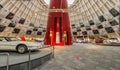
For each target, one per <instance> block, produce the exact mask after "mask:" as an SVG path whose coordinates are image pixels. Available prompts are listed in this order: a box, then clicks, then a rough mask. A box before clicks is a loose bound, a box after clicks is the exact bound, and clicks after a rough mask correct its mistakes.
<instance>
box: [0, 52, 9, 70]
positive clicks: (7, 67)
mask: <svg viewBox="0 0 120 70" xmlns="http://www.w3.org/2000/svg"><path fill="white" fill-rule="evenodd" d="M0 55H6V56H7V60H6V70H9V56H10V55H9V53H0Z"/></svg>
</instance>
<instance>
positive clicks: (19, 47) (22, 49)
mask: <svg viewBox="0 0 120 70" xmlns="http://www.w3.org/2000/svg"><path fill="white" fill-rule="evenodd" d="M26 51H27V47H26V46H25V45H19V46H18V47H17V52H18V53H21V54H23V53H25V52H26Z"/></svg>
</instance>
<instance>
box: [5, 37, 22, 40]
mask: <svg viewBox="0 0 120 70" xmlns="http://www.w3.org/2000/svg"><path fill="white" fill-rule="evenodd" d="M6 40H7V41H20V40H19V39H18V38H15V37H8V38H6Z"/></svg>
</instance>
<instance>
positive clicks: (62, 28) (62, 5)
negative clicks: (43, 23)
mask: <svg viewBox="0 0 120 70" xmlns="http://www.w3.org/2000/svg"><path fill="white" fill-rule="evenodd" d="M51 9H59V10H60V9H68V4H67V0H50V12H49V14H48V22H47V31H46V35H45V44H46V45H50V44H52V45H72V36H71V29H70V21H69V15H68V12H64V10H63V11H58V10H56V11H51Z"/></svg>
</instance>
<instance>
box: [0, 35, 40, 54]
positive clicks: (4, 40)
mask: <svg viewBox="0 0 120 70" xmlns="http://www.w3.org/2000/svg"><path fill="white" fill-rule="evenodd" d="M41 46H42V45H41V43H35V42H26V41H21V40H19V39H17V38H15V37H0V50H11V51H17V52H18V53H25V52H26V51H28V50H38V49H39V48H40V47H41Z"/></svg>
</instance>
